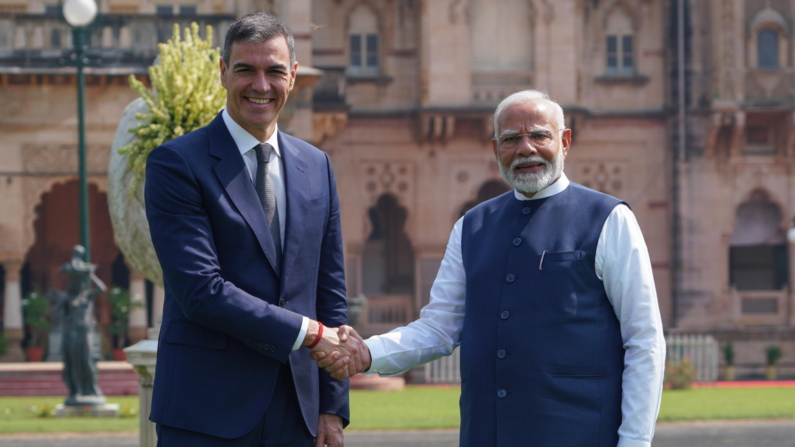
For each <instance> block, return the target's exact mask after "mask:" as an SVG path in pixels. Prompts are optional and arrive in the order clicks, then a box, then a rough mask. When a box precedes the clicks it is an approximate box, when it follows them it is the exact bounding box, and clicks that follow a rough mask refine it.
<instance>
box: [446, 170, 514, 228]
mask: <svg viewBox="0 0 795 447" xmlns="http://www.w3.org/2000/svg"><path fill="white" fill-rule="evenodd" d="M510 189H511V188H510V187H509V186H508V185H506V184H505V182H504V181H502V179H490V180H487V181H485V182H483V183H482V184H481V185H480V187H479V188H478V189H477V192H476V193H475V194H474V195H475V198H474V199H472V200H469V201H467V202H465V203H464V204H463V205H461V208H459V212H458V215H457V216H456V219H458V218H460V217H462V216H463V215H464V214H466V212H467V211H469V210H471V209H472V208H474V207H475V206H476V205H478V204H479V203H482V202H485V201H486V200H489V199H493V198H495V197H497V196H499V195H500V194H503V193H505V192H507V191H509V190H510Z"/></svg>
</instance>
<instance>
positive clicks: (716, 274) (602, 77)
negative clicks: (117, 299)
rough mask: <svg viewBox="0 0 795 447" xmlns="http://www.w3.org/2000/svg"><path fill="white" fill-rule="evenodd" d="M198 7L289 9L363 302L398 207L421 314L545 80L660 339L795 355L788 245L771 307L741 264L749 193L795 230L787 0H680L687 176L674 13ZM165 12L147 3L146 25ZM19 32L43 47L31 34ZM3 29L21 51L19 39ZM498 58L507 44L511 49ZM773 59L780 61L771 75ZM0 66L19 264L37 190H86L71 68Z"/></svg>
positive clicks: (436, 6) (295, 1) (368, 5)
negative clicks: (509, 104)
mask: <svg viewBox="0 0 795 447" xmlns="http://www.w3.org/2000/svg"><path fill="white" fill-rule="evenodd" d="M28 3H29V4H30V5H33V6H31V7H34V6H35V7H36V8H38V7H39V6H40V4H41V2H28ZM189 3H190V2H189V1H181V2H180V4H186V5H187V4H189ZM195 3H196V5H197V8H198V9H197V11H198V12H199V13H200V14H220V15H223V14H227V15H229V14H235V15H241V14H243V13H246V12H249V11H252V10H261V9H267V10H270V11H273V12H275V13H277V14H279V15H281V16H282V17H283V18H285V19H286V21H287V22H288V25H289V26H290V27H291V29H292V30H293V32H294V33H295V37H296V51H297V56H298V61H299V64H301V66H302V67H314V68H317V69H320V70H323V77H321V78H320V80H319V81H318V83H317V84H315V86H314V90H313V96H312V95H310V94H309V92H310V88H311V87H310V84H311V83H312V82H311V81H312V80H313V79H314V77H315V76H317V74H318V73H317V72H316V71H312V70H310V71H307V72H306V73H308V74H307V75H306V76H305V78H304V79H305V81H306V82H304V81H302V84H301V85H302V91H301V92H297V91H294V92H293V96H294V101H293V102H291V103H290V104H289V105H288V110H287V112H289V113H288V115H289V116H290V117H291V122H290V123H289V126H288V125H285V126H284V127H283V129H287V130H290V131H292V132H294V133H295V134H296V135H297V136H299V137H301V138H304V139H306V140H308V141H312V142H313V143H314V144H316V145H318V146H319V147H320V148H321V149H323V150H325V151H326V152H327V153H329V155H330V157H331V160H332V162H333V164H334V169H335V173H336V177H337V180H338V189H339V193H340V205H341V212H342V223H343V237H344V241H345V256H346V267H347V272H346V276H347V278H348V286H349V291H350V293H351V294H352V295H353V294H358V293H359V292H360V291H361V290H362V284H363V278H362V271H363V270H364V267H363V265H362V264H363V259H364V257H365V255H367V256H371V255H372V253H373V252H372V250H373V249H372V247H373V246H374V245H373V244H374V243H373V240H376V239H377V238H378V237H380V236H379V235H378V234H375V233H377V232H376V231H375V230H374V225H373V222H375V221H374V219H375V217H374V214H373V213H374V211H375V209H376V208H377V206H379V205H378V204H379V201H380V200H381V199H383V198H384V197H391V198H393V199H394V203H393V205H390V206H393V207H394V209H395V210H397V212H399V213H405V216H406V217H405V221H404V222H403V223H402V227H401V228H400V229H394V228H392V229H390V231H392V230H394V231H397V233H399V234H405V236H406V237H407V239H408V244H409V248H405V247H404V249H402V250H403V251H401V253H412V256H413V259H412V260H411V261H412V262H413V264H412V265H413V266H414V267H413V272H414V276H413V283H414V289H413V290H414V293H413V296H412V297H410V299H409V300H408V301H405V300H403V298H400V300H403V301H400V300H398V298H395V297H391V298H390V297H388V296H387V297H385V298H384V301H383V303H392V302H397V301H400V302H411V303H413V306H414V308H413V309H410V312H406V313H405V315H407V316H409V315H416V313H417V311H418V309H419V307H420V306H421V305H422V304H424V303H425V302H427V299H428V294H429V289H430V285H431V284H432V282H433V279H434V277H435V274H436V269H437V268H438V265H439V262H440V261H441V259H442V257H443V255H444V250H445V247H446V244H447V239H448V237H449V232H450V229H451V228H452V226H453V224H454V223H455V222H456V220H457V219H459V218H460V216H461V212H462V210H463V209H465V208H466V207H467V206H470V205H471V204H472V203H473V201H475V200H476V199H477V198H478V197H479V194H482V193H483V191H485V190H488V191H498V190H501V189H500V188H490V187H488V185H493V183H490V182H501V180H500V176H499V171H498V169H497V164H496V161H495V158H494V155H493V152H492V146H491V143H490V138H491V136H492V134H493V129H492V121H491V114H492V112H493V108H494V106H495V105H496V104H497V102H498V101H499V100H500V99H502V98H503V97H504V96H506V95H507V94H509V93H511V92H514V91H517V90H521V89H526V88H537V89H541V90H545V91H547V92H549V93H550V94H551V96H552V97H553V98H555V99H556V100H557V101H559V102H560V103H561V104H562V105H563V107H564V109H565V111H566V114H567V125H568V126H569V127H570V128H571V129H572V131H573V140H574V144H573V146H572V148H571V151H570V153H569V157H568V159H567V160H566V172H567V175H568V176H569V178H570V179H571V180H573V181H575V182H579V183H582V184H584V185H586V186H590V187H592V188H594V189H597V190H600V191H604V192H606V193H608V194H612V195H615V196H617V197H619V198H621V199H622V200H625V201H627V203H629V205H630V206H631V207H632V209H633V212H634V213H635V215H636V217H637V219H638V221H639V223H640V225H641V228H642V230H643V232H644V235H645V237H646V242H647V245H648V247H649V252H650V255H651V259H652V267H653V270H654V275H655V282H656V287H657V292H658V297H659V301H660V306H661V311H662V315H663V321H664V325H665V327H666V330H668V331H695V332H711V333H713V334H716V335H717V336H718V337H719V338H720V339H721V340H722V341H728V340H735V341H736V343H737V349H738V362H740V363H743V362H744V363H745V364H747V365H749V366H747V368H746V370H744V372H743V371H742V370H741V371H738V372H740V373H741V374H748V375H753V374H757V373H759V371H758V370H757V369H754V368H755V367H754V366H753V365H754V364H756V363H759V362H760V360H759V355H761V354H760V353H759V352H756V351H755V349H756V347H757V345H758V344H759V343H762V341H760V340H768V341H769V342H770V343H774V342H780V343H781V344H782V347H783V348H784V350H785V355H786V356H789V357H785V359H786V358H795V346H794V345H793V343H792V339H795V329H793V327H795V300H793V298H792V296H793V294H792V293H791V292H790V291H789V290H790V289H791V287H790V286H789V284H790V283H792V282H793V281H795V255H793V251H794V250H792V249H791V248H787V250H788V251H787V253H788V255H787V256H789V260H790V262H789V264H788V268H789V271H790V272H791V273H790V274H789V275H788V278H787V283H786V284H787V286H786V287H785V288H783V289H778V290H775V291H773V292H774V293H772V294H771V293H768V292H770V291H762V292H760V291H755V290H754V291H745V290H737V287H736V286H735V285H733V281H734V279H733V277H732V272H734V270H732V269H734V267H733V266H734V264H732V260H731V259H730V258H731V256H730V252H732V247H733V245H732V244H733V242H732V241H733V239H732V238H733V237H734V236H733V235H734V233H735V232H736V229H737V225H738V217H737V212H738V210H739V209H740V208H739V207H740V206H741V205H742V204H744V203H747V202H748V201H749V200H751V197H757V195H758V194H757V193H755V192H754V191H762V192H764V194H765V197H766V198H767V199H766V200H768V202H769V203H771V204H773V205H774V206H775V207H777V209H778V210H779V212H780V219H779V220H780V222H778V226H777V228H779V229H781V230H786V229H788V228H789V227H790V218H791V217H792V216H793V214H795V184H793V182H792V178H793V177H792V176H793V169H794V167H795V159H794V158H793V157H795V103H793V101H795V99H794V98H795V96H794V94H793V93H792V90H793V86H795V81H793V79H795V75H793V73H795V69H793V62H792V61H793V60H795V53H793V51H795V48H794V47H795V45H791V44H790V43H789V40H790V37H791V34H790V33H791V30H789V25H787V24H788V23H791V22H792V19H793V17H792V14H793V9H792V6H791V5H790V3H791V2H790V1H789V0H775V1H773V0H771V1H754V0H710V1H704V2H701V1H694V0H687V1H686V2H685V4H686V7H687V14H686V16H685V19H686V20H685V25H686V27H687V29H686V30H685V31H686V32H685V35H686V38H687V39H688V40H687V42H686V54H685V57H686V59H687V68H688V71H687V78H686V81H687V83H686V95H687V97H686V98H687V117H688V118H687V120H688V121H687V126H686V129H687V138H686V143H687V144H686V146H687V148H686V151H685V155H686V159H685V160H681V161H679V162H678V163H679V164H678V165H676V166H673V165H672V160H674V159H675V158H674V154H675V153H676V152H677V151H679V147H678V143H676V141H677V139H676V136H677V134H676V121H675V113H672V112H671V111H673V110H676V106H677V97H676V96H675V94H676V92H678V87H676V78H675V76H673V75H672V72H671V70H670V68H671V67H675V66H676V63H677V60H678V56H677V53H676V41H675V39H674V37H673V36H675V35H676V24H677V20H676V18H677V11H676V7H677V3H678V2H676V1H672V0H599V1H577V0H560V1H554V2H553V1H547V0H502V1H501V2H492V1H485V0H439V1H436V0H292V1H287V0H267V1H264V0H262V1H260V0H258V1H244V0H239V1H226V2H210V1H197V2H195ZM34 4H35V5H34ZM110 4H113V2H110ZM101 5H106V3H101ZM102 7H105V6H102ZM151 8H152V4H151V2H145V6H142V7H141V9H140V10H139V11H137V12H138V13H151V12H152V11H151ZM500 8H502V9H500ZM766 8H767V9H766ZM505 11H510V12H511V13H510V14H507V15H506V14H505ZM30 12H40V11H30ZM117 12H118V11H117ZM124 13H125V14H135V13H136V12H135V11H126V12H124ZM781 17H783V21H782V19H781ZM494 18H501V20H504V22H500V23H502V24H503V26H505V27H506V29H513V28H511V27H514V26H515V27H517V28H516V29H519V30H521V32H522V33H523V34H521V35H522V36H524V37H522V38H521V41H510V39H511V38H510V37H506V38H502V40H505V42H502V41H499V42H498V41H494V42H492V41H493V40H494V39H495V36H499V33H498V34H494V32H493V31H494V29H495V26H496V25H494V24H492V23H491V22H490V20H493V19H494ZM0 19H2V18H1V17H0ZM0 23H5V24H6V25H4V26H6V28H8V27H9V26H11V25H9V23H13V22H8V21H6V22H3V21H2V20H0ZM31 23H32V22H31ZM223 23H225V22H223ZM26 26H28V25H26ZM30 26H32V27H33V28H35V24H32V25H30ZM33 28H31V29H33ZM4 29H5V28H4ZM42 29H44V28H42ZM46 29H50V28H46ZM765 30H770V32H773V33H778V34H776V36H778V37H779V38H780V40H775V42H778V44H777V45H778V47H777V49H778V50H777V51H778V52H771V51H768V50H769V49H765V48H764V46H763V45H762V44H763V43H764V42H769V41H770V40H769V39H770V33H768V34H765V35H764V36H762V35H761V34H760V33H762V32H763V31H765ZM42 32H43V31H42ZM25 33H27V34H25V36H26V41H25V42H23V43H24V44H25V45H29V44H30V39H31V38H30V37H29V35H32V34H31V33H29V32H28V31H27V28H26V30H25ZM5 34H7V35H8V36H7V37H6V38H5V40H9V39H11V40H12V41H13V42H12V45H18V44H20V43H18V42H16V40H14V39H15V37H14V36H15V34H14V32H12V31H9V30H8V29H6V31H5ZM509 34H510V33H509ZM518 35H519V34H516V33H513V34H512V36H514V37H513V38H514V39H516V37H515V36H518ZM9 36H10V37H9ZM760 36H761V37H760ZM765 36H767V37H765ZM765 39H768V40H765ZM45 40H46V39H45ZM3 42H4V38H3V37H2V36H0V46H2V44H3ZM760 42H761V43H760ZM20 45H21V44H20ZM760 45H761V46H760ZM505 48H508V49H512V50H511V52H510V53H503V52H501V51H503V49H505ZM517 48H521V51H519V50H517ZM495 55H498V57H496V58H495V57H494V56H495ZM775 56H778V59H777V61H778V64H779V66H777V67H768V66H765V64H768V63H769V60H768V59H770V58H773V59H775ZM760 58H762V59H760ZM765 58H768V59H765ZM771 60H772V59H771ZM0 62H2V61H0ZM352 64H359V65H356V67H354V66H352ZM760 64H761V65H760ZM0 65H2V64H0ZM362 67H363V68H362ZM354 68H355V69H354ZM3 73H7V71H2V70H0V92H2V95H3V98H4V101H3V102H2V104H0V111H2V110H5V111H6V112H7V113H2V114H0V115H1V116H2V118H0V133H2V138H1V139H0V141H2V144H0V206H1V207H2V209H3V210H4V212H3V213H0V261H5V260H9V261H20V262H21V261H24V260H25V257H26V253H27V252H28V250H29V249H30V247H31V246H32V245H33V244H34V241H35V239H36V233H35V231H34V228H35V221H36V207H37V206H38V204H39V202H40V201H41V200H42V199H41V197H42V195H43V194H44V193H45V192H47V191H49V190H51V189H52V188H53V185H56V184H61V183H63V182H66V181H69V180H72V179H74V170H75V159H76V157H74V156H73V155H74V151H75V150H74V141H75V140H76V135H75V130H74V128H75V122H76V120H75V112H74V109H75V107H74V84H73V80H71V79H73V78H70V77H69V76H68V73H67V74H66V75H65V74H64V73H63V70H61V71H59V72H58V73H57V76H60V77H55V74H53V75H52V76H49V75H47V76H40V77H37V76H39V75H25V76H27V77H25V76H21V77H20V76H18V75H12V74H3ZM8 73H10V72H8ZM103 76H105V77H97V79H95V82H93V83H91V84H90V85H89V86H88V89H87V92H88V95H87V97H88V104H89V105H88V107H87V110H88V117H87V122H88V138H87V141H88V145H89V171H91V177H90V180H91V182H92V183H94V184H96V185H97V186H99V188H100V190H101V191H105V190H107V188H106V186H105V183H107V182H108V180H106V177H107V171H108V163H109V153H110V152H109V149H110V147H111V145H112V143H113V138H114V132H115V131H116V128H117V125H118V123H119V120H120V119H121V117H122V112H123V111H124V108H125V107H126V106H127V104H129V103H130V102H131V101H132V100H133V99H134V98H135V94H134V92H133V91H132V90H131V89H129V88H128V87H126V86H125V82H126V81H125V80H124V79H122V78H121V76H115V77H114V76H111V75H103ZM62 78H63V79H62ZM64 79H65V80H64ZM92 79H93V78H92ZM675 167H676V168H677V169H674V168H675ZM674 172H677V174H676V175H673V174H672V173H674ZM111 189H112V188H111ZM672 191H679V194H678V195H677V196H674V195H673V193H672ZM755 194H756V195H755ZM390 200H391V199H390ZM768 202H765V203H768ZM765 206H767V205H765ZM743 209H745V208H743ZM6 210H8V212H5V211H6ZM382 211H383V210H382ZM401 216H402V214H401ZM675 219H678V221H676V220H675ZM677 222H678V225H674V223H677ZM379 228H380V227H379ZM675 228H680V230H679V232H678V233H675V232H674V231H675ZM401 232H403V233H401ZM401 237H402V236H401ZM776 243H778V242H776ZM368 244H369V245H368ZM384 246H385V247H388V246H389V245H388V244H385V245H384ZM368 247H369V248H368ZM367 250H371V252H367V253H365V252H366V251H367ZM384 250H386V252H384V256H385V257H389V256H391V255H390V254H389V253H388V249H386V248H385V249H384ZM741 251H742V250H741ZM735 252H736V250H735ZM677 253H678V256H679V258H677V259H674V256H677ZM368 259H369V258H368ZM59 262H60V261H59ZM406 265H408V264H406ZM139 268H142V267H139ZM737 268H739V270H738V271H739V272H740V273H742V266H740V267H737ZM677 269H678V270H677ZM141 271H142V272H143V270H141ZM735 273H736V272H735ZM677 275H678V276H677ZM675 277H678V278H680V280H679V281H678V282H675V281H674V278H675ZM404 279H405V278H404ZM759 293H762V295H759ZM401 297H402V295H401ZM390 300H392V301H390ZM754 300H757V301H754ZM765 300H766V301H765ZM384 306H386V304H384ZM744 306H745V307H744ZM376 307H377V306H376ZM374 308H375V307H374ZM771 309H772V311H771ZM764 312H767V314H765V313H764ZM365 313H366V312H365ZM401 315H404V314H401ZM376 323H377V322H376ZM373 327H376V326H373ZM379 327H380V326H379ZM748 334H753V335H752V336H751V335H748ZM776 334H778V335H776ZM765 337H767V338H765ZM776 337H778V338H776ZM743 343H744V344H743ZM785 363H786V361H785ZM784 371H785V372H786V371H790V372H786V373H787V374H790V373H795V369H793V370H787V369H786V368H785V369H784Z"/></svg>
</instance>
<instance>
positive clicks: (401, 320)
mask: <svg viewBox="0 0 795 447" xmlns="http://www.w3.org/2000/svg"><path fill="white" fill-rule="evenodd" d="M363 316H364V318H363V319H362V320H363V321H360V322H359V324H357V327H356V329H357V330H358V331H359V332H361V333H362V334H363V335H374V334H383V333H384V332H389V331H391V330H392V329H395V328H397V327H400V326H405V325H407V324H409V323H410V322H412V321H414V296H413V295H367V302H366V304H365V305H364V313H363Z"/></svg>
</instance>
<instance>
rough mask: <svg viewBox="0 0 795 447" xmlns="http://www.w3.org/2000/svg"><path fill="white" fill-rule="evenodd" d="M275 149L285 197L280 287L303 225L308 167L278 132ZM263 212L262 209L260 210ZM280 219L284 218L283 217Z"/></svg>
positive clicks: (296, 251)
mask: <svg viewBox="0 0 795 447" xmlns="http://www.w3.org/2000/svg"><path fill="white" fill-rule="evenodd" d="M278 138H279V149H280V150H281V155H282V161H283V163H284V177H285V179H284V185H285V196H286V197H287V219H286V225H287V226H286V227H285V228H284V254H283V256H282V264H283V265H282V288H281V290H285V289H286V287H285V284H286V283H287V280H288V279H289V277H290V271H291V270H292V268H293V265H294V264H295V259H296V257H297V256H298V249H299V248H300V247H301V240H302V239H303V237H304V228H305V227H306V219H308V218H309V217H310V216H307V207H308V206H309V198H308V196H307V191H308V190H309V188H308V185H309V169H308V166H307V165H306V163H304V161H303V160H301V159H300V158H299V155H300V150H299V149H298V147H296V146H295V145H293V144H291V143H290V142H289V141H287V139H286V138H283V137H282V133H281V132H279V137H278ZM263 214H264V213H263ZM283 222H284V221H283Z"/></svg>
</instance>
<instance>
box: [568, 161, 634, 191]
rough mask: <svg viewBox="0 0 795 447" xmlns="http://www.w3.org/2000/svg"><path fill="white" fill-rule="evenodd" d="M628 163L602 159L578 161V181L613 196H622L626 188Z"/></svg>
mask: <svg viewBox="0 0 795 447" xmlns="http://www.w3.org/2000/svg"><path fill="white" fill-rule="evenodd" d="M626 172H627V163H626V162H623V161H601V162H584V163H578V166H577V176H576V178H577V179H578V183H580V184H582V185H583V186H585V187H587V188H592V189H595V190H597V191H600V192H603V193H605V194H610V195H611V196H615V197H621V195H622V193H623V192H624V191H625V190H626V184H627V182H626Z"/></svg>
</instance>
